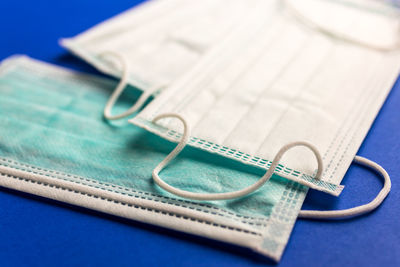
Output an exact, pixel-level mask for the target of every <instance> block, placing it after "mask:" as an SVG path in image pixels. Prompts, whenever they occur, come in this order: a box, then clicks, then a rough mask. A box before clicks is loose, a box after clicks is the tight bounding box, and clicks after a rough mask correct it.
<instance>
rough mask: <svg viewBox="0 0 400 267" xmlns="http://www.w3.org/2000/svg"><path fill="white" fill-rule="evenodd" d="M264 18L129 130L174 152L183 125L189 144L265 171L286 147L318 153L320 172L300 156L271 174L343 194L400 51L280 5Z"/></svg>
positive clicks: (245, 26)
mask: <svg viewBox="0 0 400 267" xmlns="http://www.w3.org/2000/svg"><path fill="white" fill-rule="evenodd" d="M260 10H261V11H260V12H255V13H254V14H253V16H252V17H251V19H248V20H247V22H246V21H243V23H242V25H241V27H239V28H238V29H237V31H236V32H235V33H234V34H232V35H231V36H230V37H229V38H227V39H226V40H225V42H222V43H221V44H220V45H218V46H217V47H215V48H214V49H213V50H212V51H210V52H209V53H208V54H207V55H205V56H204V58H203V59H202V60H201V61H200V62H199V64H198V65H197V66H196V67H194V68H193V69H192V71H190V73H188V74H187V75H185V76H184V77H181V78H180V79H179V80H177V81H176V82H175V83H174V84H173V85H171V86H170V87H169V88H168V89H167V90H164V91H163V92H162V93H161V94H160V95H159V96H158V97H157V98H156V99H155V100H154V101H153V102H152V103H150V105H148V106H147V107H146V108H145V109H144V110H143V111H142V112H141V113H139V115H138V116H136V117H135V118H133V119H132V120H131V122H132V123H134V124H136V125H139V126H141V127H143V128H145V129H147V130H149V131H151V132H153V133H155V134H157V135H159V136H162V137H164V138H166V139H168V140H171V141H174V142H179V141H180V145H182V144H183V143H185V142H183V143H182V138H183V137H184V136H185V134H184V129H183V128H182V122H184V123H186V124H188V125H189V126H187V127H185V129H186V128H190V129H191V136H190V137H188V140H187V143H188V144H189V145H191V146H194V147H197V148H200V149H203V150H205V151H209V152H211V153H217V154H219V155H222V156H225V157H228V158H232V159H236V160H238V161H240V162H243V163H246V164H249V165H254V166H258V167H261V168H264V169H269V168H270V167H271V165H272V163H273V159H274V158H275V157H276V155H277V154H279V153H280V151H281V148H282V147H285V146H286V145H287V144H289V143H293V142H296V141H299V140H301V141H306V142H307V144H310V143H311V144H312V147H313V148H314V150H318V151H319V152H320V153H321V157H319V156H318V155H317V159H319V158H320V159H322V163H323V164H318V170H319V171H318V173H317V164H316V163H315V160H314V155H312V154H311V153H309V152H308V151H306V150H304V149H295V150H294V149H293V151H291V152H290V153H288V154H287V155H285V156H284V157H283V158H282V159H280V160H281V161H280V164H279V165H277V168H276V170H275V171H276V173H277V174H279V175H280V176H282V177H286V178H288V179H291V180H293V181H296V182H299V183H301V184H304V185H306V186H309V187H311V188H314V189H318V190H321V191H324V192H328V193H331V194H333V195H339V194H340V192H341V191H342V189H343V186H341V185H340V182H341V180H342V178H343V176H344V174H345V173H346V171H347V169H348V167H349V165H350V164H351V162H352V161H353V159H354V156H355V154H356V152H357V150H358V148H359V146H360V145H361V143H362V140H363V139H364V137H365V135H366V134H367V132H368V129H369V128H370V126H371V124H372V122H373V120H374V118H375V116H376V114H377V113H378V111H379V109H380V107H381V105H382V104H383V102H384V100H385V98H386V96H387V94H388V92H389V91H390V89H391V87H392V85H393V83H394V81H395V79H396V78H397V75H398V73H399V69H400V52H399V50H393V51H389V52H381V51H378V50H376V49H370V48H369V47H365V46H361V45H359V44H354V42H349V41H348V40H343V39H339V38H333V37H332V36H328V35H326V34H324V33H322V32H320V31H315V30H314V29H310V28H309V27H308V26H307V25H305V24H302V23H299V22H298V20H297V17H294V16H290V15H287V13H285V12H283V11H284V10H282V6H280V5H276V9H275V10H270V13H269V15H266V14H265V12H264V10H262V9H260ZM357 12H358V11H357ZM371 16H372V15H371ZM347 26H348V27H349V26H350V25H347ZM350 28H351V27H350ZM397 37H398V36H397ZM387 39H389V38H387ZM253 40H257V42H253ZM164 114H172V115H173V117H174V118H166V119H165V117H167V116H166V115H164ZM160 118H164V119H162V120H161V119H160ZM176 118H180V120H181V121H179V120H177V119H176ZM309 147H310V146H309ZM278 151H279V153H278ZM307 153H308V154H307ZM167 162H168V161H167ZM164 165H165V164H164ZM322 165H323V172H322V174H321V176H320V177H318V176H319V174H320V169H321V166H322ZM161 169H162V168H161ZM157 171H160V169H158V170H157ZM156 174H158V173H157V172H156ZM316 174H318V175H317V177H315V176H316ZM316 178H318V179H316ZM250 191H251V190H250Z"/></svg>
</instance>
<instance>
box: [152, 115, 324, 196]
mask: <svg viewBox="0 0 400 267" xmlns="http://www.w3.org/2000/svg"><path fill="white" fill-rule="evenodd" d="M170 117H172V118H177V119H179V120H180V121H181V122H182V123H183V126H184V129H183V136H182V139H181V140H180V141H179V143H178V145H177V146H176V147H175V149H174V150H172V152H171V153H170V154H168V156H166V157H165V158H164V160H163V161H161V162H160V163H159V164H158V165H157V167H155V168H154V170H153V180H154V182H155V183H156V184H157V185H159V186H160V187H161V188H163V189H165V190H166V191H168V192H170V193H172V194H174V195H177V196H180V197H183V198H188V199H194V200H223V199H233V198H239V197H242V196H246V195H248V194H250V193H252V192H254V191H255V190H257V189H258V188H260V187H261V186H262V185H263V184H264V183H266V182H267V181H268V180H269V179H270V178H271V176H272V175H273V173H274V171H275V169H276V167H277V166H278V164H279V161H280V159H281V158H282V156H283V155H284V154H285V152H286V151H287V150H289V149H291V148H293V147H296V146H305V147H307V148H309V149H310V150H311V151H312V152H313V153H314V155H315V157H316V159H317V162H318V171H317V174H316V176H315V178H316V179H320V177H321V174H322V171H323V163H322V157H321V155H320V153H319V152H318V150H317V149H316V147H315V146H313V145H312V144H310V143H307V142H293V143H289V144H287V145H285V146H283V147H282V148H281V149H280V150H279V152H278V153H277V154H276V156H275V158H274V160H273V161H272V163H271V166H270V168H269V169H268V171H267V172H266V173H265V175H264V176H263V177H261V178H260V179H259V180H258V181H257V182H255V183H254V184H252V185H250V186H248V187H246V188H243V189H241V190H238V191H233V192H227V193H194V192H190V191H185V190H181V189H178V188H176V187H173V186H171V185H169V184H167V183H166V182H164V181H163V180H162V179H161V178H160V176H159V173H160V172H161V171H162V170H163V169H164V168H165V167H166V166H167V165H168V164H169V162H171V160H173V159H174V158H175V157H176V156H177V155H178V154H179V153H180V152H181V151H182V149H183V148H184V147H185V146H186V144H187V142H188V140H189V138H190V127H189V126H188V123H187V121H186V120H185V119H184V118H183V117H182V116H181V115H179V114H176V113H166V114H161V115H159V116H157V117H155V118H154V119H153V123H155V122H157V121H158V120H161V119H163V118H170Z"/></svg>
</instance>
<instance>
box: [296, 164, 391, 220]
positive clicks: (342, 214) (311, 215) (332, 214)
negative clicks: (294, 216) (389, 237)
mask: <svg viewBox="0 0 400 267" xmlns="http://www.w3.org/2000/svg"><path fill="white" fill-rule="evenodd" d="M354 162H356V163H359V164H361V165H364V166H366V167H370V168H372V169H374V170H375V171H376V172H378V173H379V174H381V176H382V177H383V179H384V185H383V188H382V189H381V191H380V192H379V194H378V195H377V196H376V197H375V199H374V200H372V201H371V202H369V203H368V204H365V205H361V206H358V207H354V208H350V209H344V210H332V211H319V210H301V211H300V213H299V217H300V218H308V219H336V218H348V217H354V216H358V215H362V214H365V213H368V212H371V211H372V210H374V209H375V208H377V207H378V206H379V205H380V204H381V203H382V202H383V200H384V199H385V198H386V196H387V195H388V194H389V192H390V188H391V185H392V183H391V181H390V177H389V174H388V173H387V172H386V171H385V169H384V168H382V167H381V166H380V165H378V164H377V163H375V162H373V161H371V160H369V159H366V158H363V157H360V156H356V157H355V158H354Z"/></svg>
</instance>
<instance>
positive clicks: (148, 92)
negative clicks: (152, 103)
mask: <svg viewBox="0 0 400 267" xmlns="http://www.w3.org/2000/svg"><path fill="white" fill-rule="evenodd" d="M105 55H112V56H114V57H116V58H118V60H119V61H120V62H121V68H122V76H121V80H120V81H119V83H118V85H117V87H116V88H115V90H114V92H113V93H112V94H111V96H110V98H109V99H108V101H107V103H106V106H105V107H104V118H106V119H107V120H118V119H122V118H124V117H127V116H129V115H131V114H132V113H135V112H136V111H137V110H139V109H140V108H141V107H142V106H143V105H144V103H145V102H146V101H147V100H148V99H149V97H151V96H152V95H153V93H155V92H156V91H158V90H160V89H161V88H162V87H164V86H155V87H153V88H150V89H148V90H146V91H144V92H143V93H142V95H141V96H140V97H139V99H138V100H137V101H136V103H135V104H133V105H132V106H131V107H130V108H129V109H128V110H126V111H124V112H122V113H120V114H117V115H112V114H111V110H112V109H113V107H114V105H115V102H116V101H117V100H118V98H119V97H120V96H121V94H122V92H123V91H124V90H125V88H126V87H127V84H128V76H129V71H128V64H127V63H126V62H125V60H124V58H123V57H122V56H121V55H119V54H117V53H115V52H105V53H103V54H102V56H105Z"/></svg>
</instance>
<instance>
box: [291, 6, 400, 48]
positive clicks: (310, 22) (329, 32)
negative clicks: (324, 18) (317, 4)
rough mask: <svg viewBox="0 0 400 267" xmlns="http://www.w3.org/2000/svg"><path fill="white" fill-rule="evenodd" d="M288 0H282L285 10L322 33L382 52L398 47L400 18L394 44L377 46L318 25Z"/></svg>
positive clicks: (399, 44)
mask: <svg viewBox="0 0 400 267" xmlns="http://www.w3.org/2000/svg"><path fill="white" fill-rule="evenodd" d="M290 1H291V0H284V1H283V3H284V5H285V7H286V10H288V11H289V12H290V13H291V14H293V15H294V16H295V17H296V18H298V19H299V20H301V21H303V22H304V23H305V24H307V25H308V26H310V27H313V28H315V29H316V30H318V31H320V32H322V33H323V34H326V35H328V36H332V37H334V38H337V39H341V40H344V41H346V42H349V43H353V44H356V45H359V46H363V47H367V48H369V49H373V50H377V51H382V52H389V51H393V50H397V49H399V48H400V20H399V21H398V25H397V26H398V35H399V36H398V38H397V42H395V44H393V45H391V46H377V45H373V44H369V43H367V42H363V41H359V40H356V39H354V38H352V37H351V36H348V35H345V34H341V33H339V32H335V31H333V30H329V29H326V28H324V27H323V26H321V25H319V24H318V23H316V22H315V21H313V20H311V19H309V18H308V17H306V16H304V15H303V14H302V13H301V12H300V11H299V10H298V9H297V8H296V7H295V6H293V5H292V4H291V3H290Z"/></svg>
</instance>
